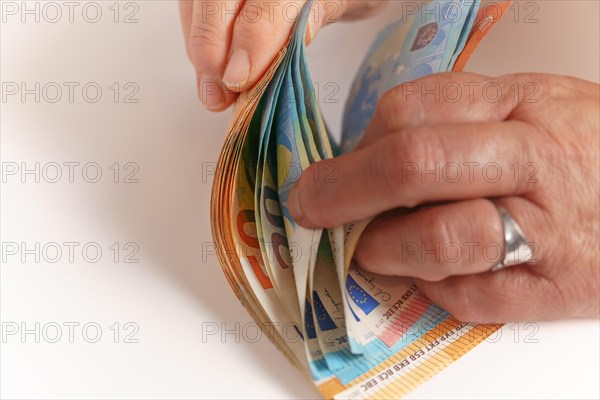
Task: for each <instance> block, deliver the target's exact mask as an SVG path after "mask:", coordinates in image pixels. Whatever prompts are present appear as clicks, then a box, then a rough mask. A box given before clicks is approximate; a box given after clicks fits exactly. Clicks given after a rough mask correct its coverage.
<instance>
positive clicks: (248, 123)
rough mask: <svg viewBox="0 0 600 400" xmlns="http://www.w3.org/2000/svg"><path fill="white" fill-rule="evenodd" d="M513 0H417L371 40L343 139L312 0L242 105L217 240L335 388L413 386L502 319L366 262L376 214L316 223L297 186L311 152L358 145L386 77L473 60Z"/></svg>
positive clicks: (353, 393)
mask: <svg viewBox="0 0 600 400" xmlns="http://www.w3.org/2000/svg"><path fill="white" fill-rule="evenodd" d="M509 3H510V2H508V1H502V2H496V3H490V4H486V5H485V6H482V5H481V4H480V3H479V1H478V0H476V1H473V0H431V1H429V2H418V3H415V4H418V5H419V6H420V9H419V10H418V11H417V12H415V13H412V14H411V15H409V16H407V15H403V16H399V20H398V22H396V23H393V24H391V25H390V26H388V27H386V28H385V29H384V30H383V31H382V32H381V33H380V34H379V36H378V37H377V39H376V40H375V42H374V43H373V45H372V46H371V49H370V50H369V52H368V54H367V56H366V58H365V60H364V62H363V64H362V66H361V67H360V69H359V71H358V73H357V75H356V78H355V80H354V83H353V86H352V90H351V92H350V97H349V99H348V100H347V103H346V109H345V112H344V117H343V128H342V134H341V141H340V142H339V143H336V142H335V141H334V140H333V139H332V137H331V136H330V132H329V131H328V129H327V127H326V125H325V123H324V121H323V118H322V116H321V112H320V110H319V106H318V99H317V98H316V93H315V90H314V86H313V81H312V79H311V75H310V71H309V68H308V64H307V57H306V51H305V32H306V26H307V21H308V18H310V17H311V12H310V9H311V5H312V0H311V1H309V2H308V3H307V4H306V5H305V6H304V8H303V10H302V12H301V15H300V16H299V18H298V20H297V22H296V25H295V27H294V29H293V31H292V34H291V36H290V39H289V41H288V43H287V45H286V46H285V48H283V49H282V50H281V52H280V53H279V55H278V56H277V58H276V60H275V61H274V63H273V65H272V66H271V67H270V69H269V70H268V71H267V73H266V74H265V76H264V77H263V78H262V79H261V80H260V81H259V82H258V83H257V84H256V85H255V86H254V87H253V88H251V89H250V90H248V92H246V93H243V94H242V95H241V96H240V99H239V101H238V103H237V104H236V106H235V110H234V117H233V120H232V122H231V124H230V127H229V130H228V133H227V136H226V139H225V144H224V146H223V149H222V152H221V155H220V158H219V162H218V166H217V171H216V174H215V181H214V186H213V192H212V203H211V221H212V231H213V237H214V241H215V249H216V251H217V255H218V257H219V260H220V262H221V265H222V267H223V271H224V273H225V275H226V276H227V279H228V281H229V283H230V284H231V286H232V288H233V290H234V291H235V293H236V294H237V296H238V297H239V299H240V300H241V302H242V303H243V304H244V306H245V307H246V308H247V310H248V312H249V313H250V314H251V316H252V317H253V318H254V320H255V321H256V322H257V324H259V326H260V327H261V329H263V332H264V333H265V334H266V335H268V337H269V338H270V339H271V340H272V341H273V343H274V344H275V345H276V346H277V348H278V349H279V350H280V351H281V352H283V354H284V355H285V356H286V357H287V358H288V359H289V360H290V361H291V362H292V363H293V364H294V365H296V366H297V367H298V368H299V369H300V371H302V372H303V373H304V374H305V375H306V377H307V378H309V379H310V380H311V381H312V382H314V384H315V385H316V387H317V389H318V391H319V392H320V393H321V395H322V396H323V397H324V398H344V399H371V398H373V399H375V398H385V399H388V398H400V397H402V396H403V395H405V394H406V393H408V392H409V391H411V390H412V389H414V388H415V387H416V386H418V385H420V384H421V383H423V382H425V381H426V380H427V379H429V378H430V377H432V376H433V375H435V374H436V373H437V372H439V371H440V370H442V369H443V368H445V367H446V366H447V365H449V364H450V363H452V362H453V361H454V360H456V359H458V358H459V357H461V356H462V355H463V354H465V353H466V352H468V351H469V350H470V349H472V348H473V347H474V346H476V345H477V344H479V343H481V342H482V341H483V340H485V339H486V338H487V337H488V336H489V335H491V334H492V333H494V332H495V331H496V330H497V329H499V326H498V325H475V324H469V323H463V322H461V321H458V320H457V319H456V318H454V317H453V316H452V315H450V314H449V313H448V312H447V311H445V310H444V309H443V308H441V307H439V306H437V305H435V304H432V303H431V301H429V299H427V298H426V297H425V296H424V295H422V294H421V293H420V292H419V290H418V288H417V287H416V286H415V285H414V284H413V282H412V281H411V279H409V278H404V277H390V276H380V275H376V274H373V273H369V272H366V271H364V270H363V269H361V267H360V266H358V265H356V264H355V263H354V262H353V260H352V255H353V252H354V249H355V248H356V244H357V242H358V240H359V238H360V234H361V233H362V232H363V230H364V228H365V227H366V226H367V224H368V223H369V221H357V222H355V223H352V224H349V225H346V226H339V227H337V228H334V229H306V228H303V227H302V226H300V225H298V224H296V223H295V221H294V219H293V218H292V217H291V215H290V213H289V210H288V209H287V199H288V195H289V192H290V190H291V188H292V187H293V185H294V183H295V182H296V181H297V180H298V179H299V177H300V175H301V173H302V171H304V170H305V169H306V168H307V167H308V166H309V165H311V164H312V163H315V162H317V161H319V160H323V159H328V158H332V157H335V156H336V155H338V154H340V153H345V152H349V151H352V150H353V148H354V147H355V146H356V144H357V143H358V141H359V140H360V139H361V136H362V135H363V133H364V132H365V129H366V127H367V125H368V124H369V121H370V119H371V117H372V115H373V113H374V111H375V108H376V105H377V102H378V100H379V99H380V97H381V96H382V95H383V94H384V93H385V92H386V91H388V90H389V89H391V88H393V87H395V86H397V85H399V84H401V83H403V82H407V81H412V80H415V79H418V78H420V77H423V76H425V75H428V74H433V73H438V72H446V71H452V70H460V69H462V67H463V66H464V65H465V63H466V61H467V60H468V58H469V56H470V55H471V53H472V52H473V51H474V50H475V48H476V47H477V45H478V44H479V42H480V41H481V39H482V38H483V37H484V36H485V35H486V34H487V32H489V30H490V29H491V27H492V26H493V25H494V24H495V23H496V22H497V21H498V20H499V19H500V17H501V16H502V14H503V13H504V12H505V11H506V9H507V8H508V6H509ZM400 17H401V18H400ZM332 206H333V205H332Z"/></svg>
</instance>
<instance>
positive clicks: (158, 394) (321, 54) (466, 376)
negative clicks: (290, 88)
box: [0, 1, 600, 399]
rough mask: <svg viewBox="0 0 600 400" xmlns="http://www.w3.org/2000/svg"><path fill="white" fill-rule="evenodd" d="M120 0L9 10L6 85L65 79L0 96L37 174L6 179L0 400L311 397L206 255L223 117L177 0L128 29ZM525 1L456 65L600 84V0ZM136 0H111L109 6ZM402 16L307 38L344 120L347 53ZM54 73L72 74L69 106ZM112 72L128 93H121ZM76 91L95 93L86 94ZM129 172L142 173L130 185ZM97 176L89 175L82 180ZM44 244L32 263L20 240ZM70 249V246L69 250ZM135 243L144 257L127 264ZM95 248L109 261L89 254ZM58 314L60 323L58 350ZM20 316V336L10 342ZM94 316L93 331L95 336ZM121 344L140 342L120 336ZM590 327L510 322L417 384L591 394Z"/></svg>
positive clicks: (513, 393)
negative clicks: (202, 98) (208, 100)
mask: <svg viewBox="0 0 600 400" xmlns="http://www.w3.org/2000/svg"><path fill="white" fill-rule="evenodd" d="M7 3H13V5H15V4H16V5H17V6H21V2H7V1H2V7H7ZM27 3H28V5H29V7H34V5H32V4H34V3H36V2H33V1H30V2H27ZM112 3H113V2H112V1H110V2H102V1H100V2H98V4H99V5H100V8H101V9H102V11H103V14H102V17H101V19H100V21H99V22H98V23H95V24H94V23H89V22H86V21H85V20H84V19H83V18H82V13H81V10H82V8H83V6H85V4H86V2H83V3H77V4H78V7H79V8H75V13H74V15H73V18H74V20H73V22H69V20H68V8H67V6H65V5H64V4H63V2H58V3H57V4H58V5H59V7H60V8H61V9H62V12H63V14H64V15H63V17H62V19H61V20H60V21H58V22H56V23H49V22H47V21H44V18H42V19H41V20H40V22H39V23H38V22H35V21H34V20H33V17H32V16H28V17H27V16H26V17H27V20H26V22H25V23H23V22H22V21H21V19H20V17H21V14H17V16H14V15H12V14H11V13H8V12H6V13H4V14H3V18H4V19H5V20H4V21H3V23H2V28H1V81H2V83H3V84H7V83H9V84H10V83H13V82H14V83H17V84H19V85H20V84H21V83H22V82H25V83H26V85H28V87H30V88H31V87H33V86H34V85H35V82H40V84H41V86H44V85H45V84H47V83H48V82H57V83H58V84H59V85H61V86H62V87H63V89H65V92H64V93H63V98H62V99H61V100H60V101H58V102H57V103H50V102H48V101H47V99H49V98H50V97H53V96H54V94H53V93H50V92H48V93H46V97H42V99H41V100H40V102H39V103H36V102H35V101H34V95H27V96H26V98H25V101H24V102H23V101H22V100H21V99H20V97H19V96H10V97H8V98H6V99H3V100H2V103H1V106H2V113H1V134H2V136H1V156H2V163H3V169H4V170H5V172H7V171H9V170H10V168H12V167H13V166H15V165H17V166H18V167H19V168H22V167H23V166H24V167H27V168H34V167H35V163H36V162H39V163H40V164H39V165H40V173H41V176H40V182H39V183H37V182H36V181H35V179H36V177H35V175H34V174H28V175H25V176H24V177H23V176H21V174H20V173H19V174H17V175H7V176H5V182H3V183H2V197H1V201H2V214H1V220H2V225H1V234H2V243H3V246H4V247H3V254H2V255H3V260H2V261H3V263H2V268H1V298H0V300H1V308H0V311H1V320H2V324H3V325H2V328H3V338H2V339H3V342H2V343H1V365H0V366H1V385H0V387H1V396H2V398H61V399H63V398H73V399H75V398H167V397H168V398H176V399H191V398H313V397H315V396H316V392H315V391H314V389H312V387H311V386H310V385H309V384H308V383H306V382H305V381H304V380H303V379H302V377H301V376H300V374H299V373H298V372H297V371H296V370H295V369H294V368H293V367H292V366H291V365H290V364H288V362H287V361H286V360H285V359H284V358H283V356H281V355H280V354H279V353H278V351H277V350H276V349H275V348H274V347H273V346H272V345H271V344H270V343H269V342H268V340H267V339H266V338H261V339H260V340H258V341H257V342H256V343H253V341H254V340H253V339H254V337H255V336H254V334H255V331H254V330H253V326H252V325H247V324H250V321H251V320H250V318H249V317H248V316H247V314H246V312H245V310H244V309H243V308H242V307H241V306H240V305H239V303H238V301H237V300H236V298H235V297H234V295H233V293H232V291H231V290H230V288H229V286H228V284H227V282H226V280H225V278H224V276H223V274H222V272H221V269H220V267H219V263H218V261H217V259H216V257H215V256H214V255H211V254H207V253H210V252H207V251H203V248H204V249H205V250H206V249H208V247H207V246H209V245H210V242H211V234H210V221H209V201H210V190H211V183H212V176H211V175H210V171H211V170H212V168H213V167H214V163H215V162H216V160H217V157H218V154H219V151H220V147H221V145H222V142H223V136H224V134H225V129H226V126H227V123H228V121H229V118H230V114H229V113H228V112H226V113H222V114H211V113H209V112H206V111H204V110H203V109H202V108H201V106H200V104H199V103H198V102H197V100H196V93H195V81H194V75H193V72H192V68H191V67H190V65H188V61H187V59H186V58H185V55H184V49H183V45H182V40H181V37H180V27H179V20H178V14H177V5H176V3H175V2H174V1H135V2H133V3H134V4H135V5H137V7H139V11H138V12H137V14H136V17H137V19H138V20H139V22H137V23H133V24H125V23H122V22H121V21H120V22H118V23H115V22H114V21H113V18H114V14H113V12H112V10H111V9H109V7H111V5H112ZM530 4H532V2H521V3H519V4H518V5H517V7H516V8H515V10H516V9H518V10H520V13H519V14H517V13H516V12H515V10H513V12H511V13H509V15H508V17H507V18H505V20H503V21H502V22H501V23H500V24H499V25H498V26H497V27H496V29H495V30H494V32H492V33H491V35H490V37H489V38H488V39H487V40H486V41H485V42H484V43H483V45H482V47H481V48H480V49H479V51H478V52H477V53H476V54H475V56H474V57H473V59H472V62H471V63H470V64H469V65H468V68H467V69H468V70H470V71H476V72H480V73H485V74H489V75H500V74H504V73H509V72H519V71H540V72H553V73H560V74H568V75H575V76H578V77H581V78H586V79H589V80H593V81H596V82H597V81H598V80H599V67H600V66H599V48H600V44H599V37H600V34H599V7H598V2H597V1H539V2H538V3H536V4H537V6H538V7H537V12H536V14H535V15H534V16H533V17H534V19H537V22H534V23H525V21H524V19H525V15H529V13H531V12H532V10H534V11H535V10H536V8H535V7H534V8H532V6H531V5H530ZM43 5H44V4H43V3H40V7H42V6H43ZM121 6H123V4H121ZM132 10H134V9H132V8H130V9H127V10H125V9H123V8H121V12H122V14H121V15H120V18H122V17H123V16H124V14H125V12H126V11H128V12H131V11H132ZM47 11H48V13H50V12H51V11H52V10H50V9H48V10H47ZM92 11H93V10H92ZM92 11H90V10H88V12H90V13H91V12H92ZM397 11H398V4H395V5H394V7H393V8H390V9H389V11H388V12H387V13H385V14H383V15H380V16H379V17H377V18H374V19H371V20H368V21H364V22H359V23H353V24H338V25H336V26H333V27H329V28H327V29H325V30H324V31H323V32H321V34H320V35H319V37H318V38H317V40H316V41H315V43H314V44H313V45H312V46H311V48H310V53H309V55H310V65H311V69H312V71H313V77H314V79H315V80H316V81H317V82H320V83H322V84H323V83H327V82H334V83H336V84H338V85H339V93H338V94H337V95H335V96H334V99H337V100H338V101H337V103H336V102H330V103H324V104H323V111H324V114H325V116H326V118H327V121H328V122H329V125H330V126H332V127H333V129H335V130H336V131H339V125H340V119H341V112H342V108H343V101H344V99H345V96H346V94H347V92H348V87H349V83H350V81H351V78H352V76H353V74H354V72H355V70H356V69H357V67H358V63H359V62H360V60H361V58H362V56H363V55H364V53H365V51H366V48H367V46H368V45H369V43H370V41H371V40H372V38H373V37H374V35H375V34H376V32H377V31H378V30H379V29H380V28H381V26H382V24H383V23H384V21H389V20H392V19H393V18H394V16H395V15H398V13H397ZM52 12H53V11H52ZM89 15H92V14H89ZM46 16H47V17H49V18H54V14H47V15H46ZM42 17H44V16H43V15H42ZM64 82H77V83H79V84H80V86H78V87H76V88H75V91H74V98H73V102H72V103H70V102H69V101H68V91H66V86H65V85H64ZM90 82H95V83H96V85H97V86H99V87H101V88H102V97H101V98H100V100H99V101H98V102H96V103H90V102H88V101H86V100H85V98H84V97H83V95H82V91H81V88H82V87H83V86H84V85H85V84H86V83H90ZM114 82H117V83H118V86H119V88H120V89H121V90H120V93H119V96H120V98H119V100H120V101H119V102H118V103H115V101H114V98H113V96H114V94H115V93H114V90H111V89H110V87H111V85H113V84H114ZM128 82H133V83H134V84H135V85H137V87H138V88H139V92H138V93H137V94H136V95H135V96H134V98H135V99H138V100H139V101H138V103H135V104H131V103H123V102H122V100H123V96H124V95H125V94H126V93H128V92H129V91H131V88H132V86H129V87H125V84H126V83H128ZM113 89H114V87H113ZM49 90H50V89H49ZM4 94H6V92H5V93H4ZM88 95H89V96H90V97H91V96H94V93H93V87H92V89H90V91H89V92H88ZM69 162H74V163H80V164H79V165H76V164H71V165H73V168H74V175H73V179H72V180H73V182H70V180H69V168H68V165H69V164H64V163H69ZM15 163H16V164H15ZM54 163H57V164H58V165H60V166H61V172H62V174H63V175H62V178H61V179H60V181H59V182H57V183H51V182H50V181H51V180H53V179H54V178H55V174H56V171H57V170H56V168H55V167H56V164H54ZM115 163H119V164H118V167H117V168H116V169H117V170H118V171H120V174H119V175H118V176H117V177H116V180H117V181H118V183H115V182H114V181H115V173H114V170H115V167H112V169H111V166H113V165H115ZM126 163H133V164H126ZM84 165H87V167H86V170H85V174H84V173H83V172H82V169H83V166H84ZM133 168H138V170H137V172H136V173H135V175H134V178H137V179H138V181H139V182H138V183H125V182H124V181H125V180H126V175H127V173H129V172H135V171H134V169H133ZM96 170H100V171H101V172H102V176H101V177H100V178H99V181H98V182H96V183H89V182H87V181H86V179H87V180H94V175H95V173H96ZM84 178H85V179H84ZM23 181H24V182H23ZM36 242H37V243H39V245H40V251H39V252H38V255H39V256H40V260H39V262H36V260H35V254H27V252H24V251H23V250H24V249H25V248H27V249H31V248H33V249H35V245H36ZM65 242H76V243H78V245H73V246H74V253H73V259H72V260H71V259H69V254H68V249H69V247H68V246H69V245H65V244H64V243H65ZM48 243H58V244H59V247H60V249H61V250H62V251H63V254H62V256H61V257H60V259H59V260H58V261H57V262H54V263H53V262H50V261H52V260H53V258H55V257H56V253H54V251H55V250H56V246H54V245H48ZM113 243H117V244H118V247H119V248H120V249H121V250H120V252H119V253H118V254H116V252H115V250H114V249H115V247H112V248H111V246H113ZM128 243H129V244H130V245H129V247H127V248H124V247H125V246H126V245H127V244H128ZM15 244H16V245H15ZM86 244H88V245H87V247H86V252H85V253H84V252H83V251H82V249H83V247H84V245H86ZM11 246H13V247H11ZM14 246H17V247H16V248H17V249H18V253H17V254H16V255H13V254H12V253H14V251H13V250H14V249H15V247H14ZM135 247H137V248H138V250H139V251H137V253H136V254H135V255H134V256H133V259H134V260H135V259H137V260H138V262H134V263H125V262H123V261H124V259H125V258H126V256H127V254H129V253H130V252H131V251H132V250H133V249H135ZM44 248H45V249H46V250H45V251H43V250H42V249H44ZM97 248H99V249H101V251H102V255H101V256H100V259H99V261H97V262H95V263H94V262H91V261H93V259H94V258H95V257H96V255H95V250H96V249H97ZM34 253H35V250H34ZM21 256H24V257H25V262H23V260H22V259H21ZM115 256H116V259H117V261H118V262H116V261H115ZM128 322H129V323H130V324H129V325H125V324H127V323H128ZM36 323H39V332H40V338H39V343H38V342H36V337H35V334H34V333H29V334H26V335H25V337H24V338H23V337H22V336H21V335H20V333H21V330H22V329H23V328H26V329H30V330H34V331H35V327H36ZM69 323H73V325H72V326H73V331H74V335H73V337H72V340H71V339H70V338H69V329H68V324H69ZM115 323H118V324H119V325H118V328H117V326H116V325H114V324H115ZM75 324H79V325H75ZM86 324H87V325H86ZM236 324H239V325H236ZM57 325H58V326H59V327H61V331H62V336H61V338H59V339H57V342H56V343H52V341H55V340H54V338H55V335H56V326H57ZM84 326H86V332H85V333H84V332H83V330H82V328H83V327H84ZM215 326H217V327H219V329H221V328H225V329H229V330H230V331H231V330H232V331H233V332H235V331H236V326H239V328H238V329H237V331H238V333H239V334H240V340H239V342H237V340H236V336H235V334H234V333H229V334H226V335H224V337H221V335H220V334H217V335H212V336H208V337H204V339H205V340H203V337H202V335H203V329H204V331H205V332H206V329H207V328H211V327H215ZM15 327H17V328H18V329H19V332H18V333H17V334H15V335H10V334H9V333H10V331H11V329H13V328H15ZM97 327H100V329H101V332H102V335H101V337H99V338H98V340H97V342H96V343H90V342H92V341H93V340H94V339H95V336H96V332H95V329H96V328H97ZM111 327H112V328H111ZM135 328H137V332H135V333H134V334H133V336H129V337H128V338H126V336H127V334H130V333H133V330H134V329H135ZM115 331H118V332H119V333H120V334H119V336H118V338H115ZM115 339H116V342H117V343H115ZM133 339H135V340H137V343H127V342H131V341H132V340H133ZM598 339H599V324H598V321H597V320H578V321H561V322H553V323H532V325H526V324H524V323H521V324H517V325H512V326H511V327H508V326H507V327H505V328H504V329H503V330H502V336H501V338H499V340H498V341H496V342H493V343H492V342H487V343H484V344H482V345H481V346H479V347H478V348H476V350H474V351H472V352H470V353H469V354H468V355H466V356H465V357H463V358H462V359H461V360H459V361H458V362H456V363H455V364H454V365H452V366H451V367H450V368H447V369H446V370H445V371H443V372H442V373H440V374H439V375H437V376H436V377H435V378H433V379H432V380H430V381H429V382H427V383H426V384H425V385H423V386H421V387H420V388H418V389H417V390H416V391H414V392H413V393H412V394H411V395H410V397H412V398H463V397H464V398H524V397H525V398H567V397H569V398H598V397H599V396H600V393H599V387H598V386H599V382H598V376H599V375H600V373H599V372H600V371H599V345H598V342H599V340H598ZM135 340H133V341H134V342H135Z"/></svg>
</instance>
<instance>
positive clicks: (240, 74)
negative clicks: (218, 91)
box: [223, 50, 250, 92]
mask: <svg viewBox="0 0 600 400" xmlns="http://www.w3.org/2000/svg"><path fill="white" fill-rule="evenodd" d="M249 74H250V57H249V56H248V53H247V52H246V51H244V50H234V51H233V54H231V57H230V58H229V62H228V63H227V68H226V69H225V74H224V75H223V83H225V86H227V87H228V88H229V89H230V90H233V91H236V92H239V91H241V89H242V88H243V86H244V84H245V83H246V81H247V80H248V75H249Z"/></svg>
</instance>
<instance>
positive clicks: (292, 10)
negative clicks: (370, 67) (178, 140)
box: [179, 0, 382, 111]
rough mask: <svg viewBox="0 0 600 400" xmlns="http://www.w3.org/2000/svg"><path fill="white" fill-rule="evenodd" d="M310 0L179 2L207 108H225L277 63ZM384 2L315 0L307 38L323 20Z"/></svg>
mask: <svg viewBox="0 0 600 400" xmlns="http://www.w3.org/2000/svg"><path fill="white" fill-rule="evenodd" d="M306 1H307V0H275V1H274V0H220V1H217V0H180V1H179V8H180V15H181V25H182V27H183V34H184V38H185V46H186V50H187V54H188V57H189V58H190V60H191V61H192V63H193V65H194V69H195V70H196V79H197V85H198V95H199V97H200V100H201V101H202V103H203V104H204V106H205V107H206V108H207V109H209V110H212V111H222V110H224V109H226V108H227V107H229V105H231V103H232V102H233V101H234V100H235V98H236V96H237V93H238V92H240V91H242V90H243V89H244V88H246V87H248V86H251V85H252V84H253V83H256V82H257V81H258V80H259V79H260V77H261V76H262V75H263V74H264V73H265V72H266V70H267V68H268V67H269V66H270V65H271V63H272V62H273V61H274V59H275V57H276V56H277V54H278V53H279V51H280V50H281V49H282V48H283V46H284V45H285V43H286V42H287V40H288V37H289V35H290V33H291V30H292V27H293V25H294V22H295V20H296V18H297V17H298V15H299V13H300V10H301V8H302V6H303V5H304V4H305V3H306ZM380 4H382V2H381V1H380V0H316V1H315V2H314V4H313V6H312V11H311V15H310V17H309V24H308V32H307V42H310V41H311V40H313V39H314V37H315V35H316V34H317V32H318V31H319V29H320V28H321V26H323V25H324V24H329V23H332V22H336V21H339V20H341V19H353V18H357V17H362V16H365V15H367V14H369V13H370V11H372V10H374V9H376V8H378V7H379V5H380Z"/></svg>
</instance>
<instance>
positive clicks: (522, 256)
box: [491, 202, 533, 271]
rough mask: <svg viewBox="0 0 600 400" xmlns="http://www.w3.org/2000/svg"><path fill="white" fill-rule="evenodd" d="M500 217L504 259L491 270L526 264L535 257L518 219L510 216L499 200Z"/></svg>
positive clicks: (497, 207)
mask: <svg viewBox="0 0 600 400" xmlns="http://www.w3.org/2000/svg"><path fill="white" fill-rule="evenodd" d="M494 205H495V206H496V209H497V210H498V213H499V214H500V219H501V220H502V229H503V232H504V254H503V261H500V262H498V263H497V264H495V265H494V266H493V267H492V269H491V271H500V270H502V269H504V268H506V267H510V266H513V265H518V264H525V263H526V262H528V261H530V260H531V259H532V258H533V247H531V244H530V243H529V241H528V240H527V239H525V234H524V233H523V230H522V229H521V227H520V226H519V224H517V221H515V220H514V219H513V217H511V216H510V214H509V213H508V211H507V210H506V208H504V207H502V206H501V205H500V204H498V203H497V202H494Z"/></svg>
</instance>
